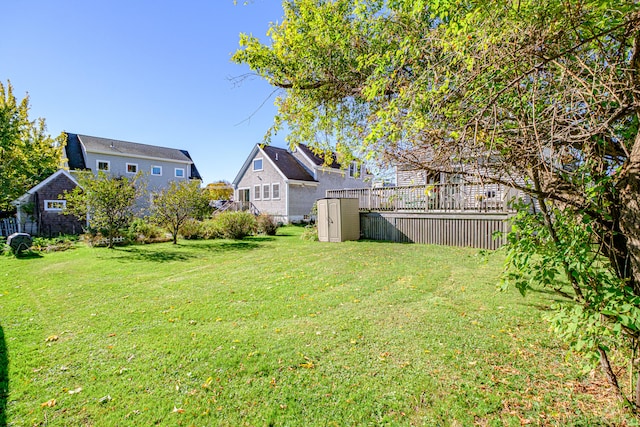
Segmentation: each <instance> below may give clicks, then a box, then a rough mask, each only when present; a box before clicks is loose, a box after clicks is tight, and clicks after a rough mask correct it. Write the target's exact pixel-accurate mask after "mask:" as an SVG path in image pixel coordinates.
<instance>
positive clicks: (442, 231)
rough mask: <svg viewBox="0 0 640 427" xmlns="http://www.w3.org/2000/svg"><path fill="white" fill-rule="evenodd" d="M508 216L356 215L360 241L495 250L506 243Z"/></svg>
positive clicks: (398, 213)
mask: <svg viewBox="0 0 640 427" xmlns="http://www.w3.org/2000/svg"><path fill="white" fill-rule="evenodd" d="M510 216H511V215H510V214H509V213H502V212H484V213H474V212H459V213H446V212H444V213H402V212H360V234H361V236H362V238H364V239H371V240H388V241H392V242H403V243H404V242H410V243H426V244H433V245H446V246H465V247H473V248H480V249H498V248H499V247H500V246H502V245H504V244H505V243H506V238H505V235H504V234H502V235H501V236H498V237H496V236H495V234H496V233H498V232H500V233H507V232H508V231H509V230H510V226H509V223H508V221H507V220H508V219H509V217H510Z"/></svg>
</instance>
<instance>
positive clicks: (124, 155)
mask: <svg viewBox="0 0 640 427" xmlns="http://www.w3.org/2000/svg"><path fill="white" fill-rule="evenodd" d="M65 153H66V155H67V163H68V165H67V166H68V168H69V170H70V171H71V173H73V172H74V171H83V170H90V171H93V172H94V173H96V174H97V173H98V172H99V171H102V172H106V173H109V174H111V175H114V176H134V175H135V174H136V173H138V172H143V173H145V175H146V176H147V179H146V180H147V182H148V190H149V191H150V192H153V191H155V190H158V189H162V188H164V187H166V186H167V185H168V184H169V182H171V181H174V180H188V179H198V180H201V179H202V178H201V177H200V173H199V172H198V169H197V168H196V165H195V164H194V163H193V160H192V159H191V156H190V155H189V152H188V151H186V150H178V149H176V148H167V147H159V146H156V145H147V144H139V143H136V142H128V141H119V140H115V139H108V138H99V137H96V136H88V135H79V134H75V133H67V145H66V146H65Z"/></svg>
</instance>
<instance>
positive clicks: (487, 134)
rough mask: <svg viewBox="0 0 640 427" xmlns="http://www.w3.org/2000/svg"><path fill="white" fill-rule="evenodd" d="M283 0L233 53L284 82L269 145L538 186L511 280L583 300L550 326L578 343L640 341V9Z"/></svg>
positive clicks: (440, 0) (563, 0) (629, 5)
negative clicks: (262, 35)
mask: <svg viewBox="0 0 640 427" xmlns="http://www.w3.org/2000/svg"><path fill="white" fill-rule="evenodd" d="M283 3H284V4H283V8H284V13H285V15H284V18H283V19H282V20H281V21H279V22H277V23H273V24H272V25H271V29H270V31H269V33H268V35H269V37H270V40H269V41H268V42H261V41H260V40H259V39H257V38H256V37H253V36H249V35H241V36H240V49H239V50H238V51H237V52H236V53H235V54H234V56H233V60H234V61H236V62H238V63H242V64H246V65H248V66H249V67H250V68H251V69H252V70H253V71H254V72H255V73H257V74H258V75H260V76H261V77H263V78H264V79H265V80H267V81H268V82H270V83H271V84H272V85H274V86H276V87H278V88H280V89H282V91H281V93H280V96H279V97H278V98H277V99H276V101H275V104H276V106H277V108H278V115H277V116H276V118H275V120H274V125H273V127H272V129H271V130H270V132H269V133H268V134H267V136H266V140H269V138H270V137H271V135H272V134H273V132H277V131H278V130H279V129H280V128H282V127H283V126H285V125H286V127H287V129H288V130H290V133H289V135H288V137H287V138H288V141H289V142H290V143H291V144H296V143H300V142H304V143H307V144H310V145H312V146H315V147H320V148H326V145H331V144H335V145H336V146H337V147H338V148H339V151H341V152H346V153H348V152H352V153H364V154H365V157H367V158H369V159H375V160H377V161H378V162H380V163H383V164H386V163H392V164H396V165H397V164H407V165H411V166H412V167H415V169H422V170H426V171H431V172H437V173H438V174H439V173H441V172H444V173H450V174H453V173H461V174H466V175H480V177H481V178H482V179H483V180H487V181H492V182H501V183H504V184H507V185H509V186H512V187H514V188H517V189H519V190H521V191H524V192H526V193H528V194H529V195H530V196H532V197H533V198H535V199H537V200H539V201H540V203H541V204H542V206H543V207H548V212H545V211H543V212H540V213H538V214H535V215H531V216H530V218H526V219H525V218H523V217H522V216H521V217H519V218H518V219H516V230H517V231H516V233H519V234H513V235H512V237H511V239H510V245H511V249H510V255H509V263H510V267H509V270H508V272H507V278H508V281H507V282H505V283H513V284H515V285H516V286H517V287H518V289H520V291H521V292H525V291H526V290H527V289H529V288H530V287H531V286H533V285H534V284H538V283H539V284H542V285H543V286H545V287H547V288H549V289H551V290H552V291H554V292H556V293H558V294H559V295H565V296H568V297H569V299H574V300H575V302H576V304H577V305H579V308H577V307H578V306H576V307H573V308H571V309H569V308H567V307H559V308H558V309H559V311H558V317H557V318H556V324H557V325H561V324H562V323H563V322H564V323H566V325H565V326H564V327H560V329H562V330H564V331H569V332H570V331H574V332H575V333H573V335H571V334H569V335H567V337H569V336H573V337H574V338H570V341H572V342H574V344H575V345H574V348H576V349H581V350H587V351H588V352H591V353H590V354H593V353H592V352H593V351H594V349H597V350H598V351H599V352H600V354H601V355H602V354H603V353H602V350H603V349H604V348H617V347H619V346H623V347H624V346H625V342H627V343H628V342H638V341H640V333H638V331H637V330H636V329H635V328H633V327H632V326H631V325H632V322H634V321H635V319H636V315H635V307H636V306H637V302H636V297H637V296H640V237H639V235H640V227H639V226H638V223H639V222H640V206H639V205H638V202H637V201H638V199H639V197H640V184H639V183H640V159H638V156H637V155H635V154H637V153H638V152H640V146H639V145H640V136H639V133H638V132H639V128H638V118H637V111H638V109H637V105H638V86H639V85H640V78H639V77H638V76H640V56H639V55H638V52H640V38H638V26H639V25H640V3H638V2H637V1H634V0H603V1H601V0H585V1H583V0H545V1H538V0H522V1H511V0H486V1H471V0H462V1H460V0H432V1H428V0H424V1H423V0H419V1H416V0H380V1H367V0H335V1H323V0H291V1H286V2H283ZM634 153H635V154H634ZM474 179H477V177H476V176H474ZM527 221H529V222H527ZM614 306H615V307H625V309H624V311H620V310H616V309H615V307H614ZM629 307H631V308H629ZM627 308H628V310H627ZM616 325H618V326H616ZM618 329H619V330H620V331H622V332H621V334H622V335H620V334H618V332H617V330H618ZM610 335H611V336H612V337H613V338H610ZM587 336H588V337H591V338H588V337H587ZM623 336H626V338H628V339H629V340H631V341H625V339H624V338H622V337H623ZM612 342H615V345H613V344H612ZM605 353H606V352H605ZM604 359H605V357H603V361H604ZM638 381H639V382H640V378H639V379H638ZM612 385H614V388H616V386H615V382H614V381H612ZM635 405H636V407H637V408H640V393H638V394H637V398H636V402H635Z"/></svg>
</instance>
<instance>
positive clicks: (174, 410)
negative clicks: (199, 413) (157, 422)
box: [171, 406, 184, 414]
mask: <svg viewBox="0 0 640 427" xmlns="http://www.w3.org/2000/svg"><path fill="white" fill-rule="evenodd" d="M171 412H177V413H178V414H184V409H182V408H176V407H175V406H174V407H173V411H171Z"/></svg>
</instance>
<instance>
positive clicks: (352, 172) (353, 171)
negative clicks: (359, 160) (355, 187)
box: [349, 162, 358, 178]
mask: <svg viewBox="0 0 640 427" xmlns="http://www.w3.org/2000/svg"><path fill="white" fill-rule="evenodd" d="M349 176H350V177H352V178H357V177H358V165H357V164H356V162H352V163H351V164H349Z"/></svg>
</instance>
